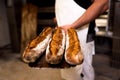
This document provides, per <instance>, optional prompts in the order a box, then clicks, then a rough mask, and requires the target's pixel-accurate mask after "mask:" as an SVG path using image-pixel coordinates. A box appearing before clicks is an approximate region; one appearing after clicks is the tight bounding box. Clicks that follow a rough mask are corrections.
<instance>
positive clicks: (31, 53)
mask: <svg viewBox="0 0 120 80" xmlns="http://www.w3.org/2000/svg"><path fill="white" fill-rule="evenodd" d="M52 31H53V29H52V28H51V27H46V28H45V29H43V31H42V32H41V33H40V34H39V35H38V36H37V37H36V38H35V39H33V40H32V41H31V42H30V43H29V44H28V45H27V47H26V48H25V50H24V52H23V54H22V59H23V61H24V62H27V63H30V62H35V61H36V60H37V59H38V58H39V57H40V56H41V55H42V54H43V52H44V51H45V49H46V47H47V45H48V43H49V40H50V38H51V37H52Z"/></svg>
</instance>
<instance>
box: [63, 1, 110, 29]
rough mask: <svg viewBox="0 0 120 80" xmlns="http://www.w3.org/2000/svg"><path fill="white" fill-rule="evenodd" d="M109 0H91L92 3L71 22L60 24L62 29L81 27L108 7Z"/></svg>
mask: <svg viewBox="0 0 120 80" xmlns="http://www.w3.org/2000/svg"><path fill="white" fill-rule="evenodd" d="M108 3H109V0H93V3H92V5H91V6H90V7H89V8H88V9H87V10H86V12H85V13H84V14H83V15H82V16H81V17H79V18H78V19H77V20H76V21H75V22H74V23H73V24H70V25H64V26H61V27H62V28H63V29H64V30H67V29H69V28H78V27H81V26H83V25H85V24H87V23H89V22H91V21H93V20H94V19H96V18H97V17H98V16H99V15H100V14H102V13H103V12H104V11H106V10H107V9H108Z"/></svg>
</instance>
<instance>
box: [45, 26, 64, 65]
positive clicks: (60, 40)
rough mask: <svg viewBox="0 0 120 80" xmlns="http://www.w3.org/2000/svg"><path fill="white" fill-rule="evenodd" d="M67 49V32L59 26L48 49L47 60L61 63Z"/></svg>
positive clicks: (51, 62)
mask: <svg viewBox="0 0 120 80" xmlns="http://www.w3.org/2000/svg"><path fill="white" fill-rule="evenodd" d="M64 50H65V32H64V30H63V29H62V28H60V27H57V28H56V29H55V31H54V33H53V36H52V38H51V40H50V43H49V45H48V46H47V49H46V55H45V58H46V61H47V62H48V63H49V64H59V63H60V62H61V60H62V59H63V55H64Z"/></svg>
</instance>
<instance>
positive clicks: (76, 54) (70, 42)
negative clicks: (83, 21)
mask: <svg viewBox="0 0 120 80" xmlns="http://www.w3.org/2000/svg"><path fill="white" fill-rule="evenodd" d="M64 56H65V61H66V62H67V63H69V64H71V65H78V64H81V63H82V62H83V54H82V52H81V47H80V41H79V39H78V35H77V32H76V31H75V30H74V29H68V31H67V34H66V50H65V55H64Z"/></svg>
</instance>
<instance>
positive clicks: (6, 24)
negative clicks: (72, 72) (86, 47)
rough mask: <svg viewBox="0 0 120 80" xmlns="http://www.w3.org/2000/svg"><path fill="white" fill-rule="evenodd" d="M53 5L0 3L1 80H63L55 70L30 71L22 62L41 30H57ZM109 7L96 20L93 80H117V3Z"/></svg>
mask: <svg viewBox="0 0 120 80" xmlns="http://www.w3.org/2000/svg"><path fill="white" fill-rule="evenodd" d="M29 3H30V4H31V5H28V4H29ZM54 3H55V1H54V0H0V80H28V79H29V80H63V79H62V78H61V76H60V71H59V70H58V69H33V68H30V67H28V65H27V64H25V63H23V62H22V61H21V54H22V52H23V50H24V48H25V46H26V44H27V43H28V41H30V40H31V39H33V38H34V37H35V36H37V35H38V34H39V33H40V32H41V31H42V30H43V28H45V27H47V26H51V27H55V26H56V24H55V23H54V20H53V19H54V17H55V13H54ZM109 7H110V8H109V10H107V11H106V12H105V13H103V14H102V15H100V16H99V17H98V18H97V19H96V20H95V21H96V37H95V53H96V54H95V55H94V58H93V66H94V68H95V73H96V80H120V29H119V28H120V11H119V9H120V0H110V2H109ZM25 12H26V13H25ZM23 27H24V28H23ZM31 29H32V30H31ZM26 34H28V36H27V38H26V37H25V35H26Z"/></svg>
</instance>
